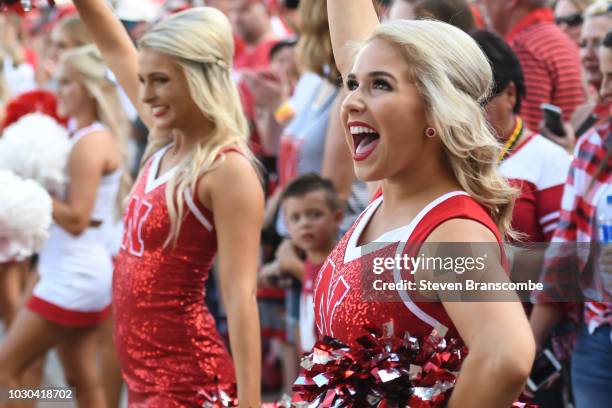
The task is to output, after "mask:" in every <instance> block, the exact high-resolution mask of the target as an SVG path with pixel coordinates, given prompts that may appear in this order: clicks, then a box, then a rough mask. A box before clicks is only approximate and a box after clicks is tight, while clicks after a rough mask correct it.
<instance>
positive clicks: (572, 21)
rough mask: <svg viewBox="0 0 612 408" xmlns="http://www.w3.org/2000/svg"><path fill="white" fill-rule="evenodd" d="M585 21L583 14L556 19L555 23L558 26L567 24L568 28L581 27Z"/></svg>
mask: <svg viewBox="0 0 612 408" xmlns="http://www.w3.org/2000/svg"><path fill="white" fill-rule="evenodd" d="M583 21H584V20H583V18H582V14H580V13H576V14H570V15H569V16H565V17H557V18H555V22H556V23H557V25H563V24H565V25H567V26H568V27H576V26H579V25H580V24H582V22H583Z"/></svg>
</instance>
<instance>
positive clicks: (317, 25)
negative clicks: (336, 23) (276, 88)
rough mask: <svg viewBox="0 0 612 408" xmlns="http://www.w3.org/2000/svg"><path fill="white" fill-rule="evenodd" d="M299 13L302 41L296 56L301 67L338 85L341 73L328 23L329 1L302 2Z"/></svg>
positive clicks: (304, 0)
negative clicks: (335, 57) (333, 49)
mask: <svg viewBox="0 0 612 408" xmlns="http://www.w3.org/2000/svg"><path fill="white" fill-rule="evenodd" d="M298 12H299V16H300V39H299V41H298V44H297V46H296V50H295V55H296V59H297V62H298V64H299V66H300V67H301V68H302V69H305V70H308V71H312V72H315V73H317V74H318V75H319V76H321V77H323V78H326V79H327V80H328V81H329V82H331V83H332V84H334V85H338V84H339V78H340V72H339V71H338V68H337V67H336V61H335V60H334V53H333V51H332V45H331V37H330V33H329V24H328V21H327V0H302V1H300V5H299V9H298Z"/></svg>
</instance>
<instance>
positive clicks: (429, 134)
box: [425, 127, 436, 137]
mask: <svg viewBox="0 0 612 408" xmlns="http://www.w3.org/2000/svg"><path fill="white" fill-rule="evenodd" d="M425 136H427V137H436V129H434V128H432V127H428V128H427V129H425Z"/></svg>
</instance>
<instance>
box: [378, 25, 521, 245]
mask: <svg viewBox="0 0 612 408" xmlns="http://www.w3.org/2000/svg"><path fill="white" fill-rule="evenodd" d="M373 39H382V40H384V41H387V42H388V43H390V44H393V45H394V46H396V47H397V48H398V49H399V50H400V52H402V54H403V56H404V58H405V59H406V62H407V64H408V65H409V67H410V71H411V76H412V80H413V81H414V84H415V85H416V87H417V88H418V90H419V93H420V94H421V97H422V98H423V100H424V103H425V106H426V115H427V120H428V124H429V125H430V126H432V127H434V128H435V129H436V130H437V134H438V135H439V137H440V140H441V141H442V145H443V148H444V152H445V155H446V158H447V160H448V165H449V166H450V168H451V169H452V171H453V173H454V176H455V178H456V179H457V181H458V182H459V184H460V185H461V187H462V188H463V189H464V190H465V191H466V192H467V193H468V194H470V196H472V197H473V198H474V199H475V200H476V201H477V202H478V203H480V204H481V205H482V206H483V207H485V208H486V209H487V210H488V211H489V213H490V214H491V216H492V218H493V219H494V221H495V223H496V224H497V227H498V228H499V231H500V232H501V233H502V235H504V234H505V235H506V236H507V237H510V238H517V237H518V235H517V234H516V233H515V232H514V231H513V230H512V229H511V228H510V221H511V217H512V209H513V203H514V201H513V200H514V198H515V197H516V196H517V193H518V191H517V190H516V189H514V188H512V187H510V185H509V184H508V182H507V181H506V179H505V178H503V177H502V176H501V175H500V174H499V172H498V163H497V157H498V154H499V151H500V147H501V146H500V145H499V143H498V141H497V139H496V138H495V136H494V133H493V131H492V129H491V128H490V125H489V124H488V122H487V119H486V116H485V113H484V110H483V108H482V106H483V104H484V103H486V101H487V100H488V98H489V96H490V93H491V89H492V86H493V74H492V72H491V67H490V65H489V62H488V60H487V58H486V57H485V55H484V53H483V52H482V50H481V49H480V48H479V47H478V45H477V44H476V42H475V41H474V40H473V39H472V38H471V37H470V36H469V35H468V34H466V33H465V32H463V31H462V30H460V29H458V28H456V27H454V26H451V25H449V24H446V23H442V22H438V21H428V20H398V21H389V22H386V23H384V24H381V25H379V26H378V28H377V29H376V30H375V31H374V32H373V34H372V35H371V37H370V39H369V41H371V40H373Z"/></svg>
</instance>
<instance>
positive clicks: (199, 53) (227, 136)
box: [139, 7, 255, 244]
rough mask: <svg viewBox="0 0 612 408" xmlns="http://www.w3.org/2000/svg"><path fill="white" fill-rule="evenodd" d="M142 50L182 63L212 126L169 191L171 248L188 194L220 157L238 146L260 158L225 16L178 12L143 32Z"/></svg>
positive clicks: (157, 143)
mask: <svg viewBox="0 0 612 408" xmlns="http://www.w3.org/2000/svg"><path fill="white" fill-rule="evenodd" d="M139 47H140V48H141V49H147V50H151V51H155V52H159V53H162V54H165V55H168V56H170V57H172V58H173V59H174V60H175V61H176V63H177V64H179V65H180V67H181V68H182V69H183V72H184V74H185V77H186V78H187V84H188V86H189V90H190V96H191V100H192V101H193V103H195V104H196V105H197V106H198V108H199V109H200V111H202V113H203V114H204V116H205V117H206V118H207V119H208V120H209V121H210V122H211V124H212V130H211V132H210V133H208V134H203V135H202V138H201V139H200V140H199V142H198V143H197V145H196V147H195V148H194V149H193V150H192V151H191V152H190V154H189V155H187V156H186V157H185V158H184V159H183V160H181V162H180V163H179V164H178V166H177V167H178V170H177V171H176V172H175V173H174V174H173V176H172V178H171V179H170V180H169V182H168V185H167V187H166V205H167V207H168V213H169V215H170V222H171V224H170V233H169V235H168V239H167V240H166V244H169V243H170V242H176V239H177V238H178V235H179V232H180V228H181V223H182V222H181V221H182V220H183V217H184V196H183V194H184V193H185V192H189V191H191V192H192V193H193V194H195V187H196V183H197V181H198V179H199V178H200V177H201V176H202V175H203V174H204V173H205V172H207V171H209V170H211V169H212V168H213V166H214V165H218V164H219V163H220V162H221V161H222V160H223V158H222V157H220V154H221V152H222V150H223V149H224V148H226V147H228V146H235V147H237V148H238V149H240V151H241V152H243V154H245V155H247V157H248V158H249V159H251V160H252V161H253V163H255V159H254V157H253V155H252V153H251V152H250V150H249V148H248V146H247V140H248V136H249V132H248V123H247V120H246V118H245V116H244V113H243V110H242V105H241V102H240V97H239V94H238V88H237V87H236V85H235V83H234V81H233V80H232V77H231V72H230V68H231V66H232V61H233V58H234V40H233V36H232V29H231V26H230V23H229V21H228V19H227V18H226V17H225V15H224V14H223V13H222V12H220V11H219V10H217V9H214V8H212V7H196V8H192V9H189V10H186V11H183V12H181V13H178V14H175V15H173V16H171V17H168V18H167V19H165V20H163V21H161V22H160V23H158V24H157V25H155V26H154V27H153V28H152V29H151V30H150V31H148V32H147V33H146V34H144V35H143V37H142V38H141V39H140V41H139ZM169 142H170V140H169V139H161V138H156V139H153V140H151V141H150V142H149V146H148V147H147V151H146V152H145V156H144V157H145V158H148V157H150V156H151V155H152V154H153V153H154V152H156V151H158V150H159V149H160V148H161V147H163V146H164V145H166V144H168V143H169ZM221 156H222V155H221ZM217 159H220V160H217Z"/></svg>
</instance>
